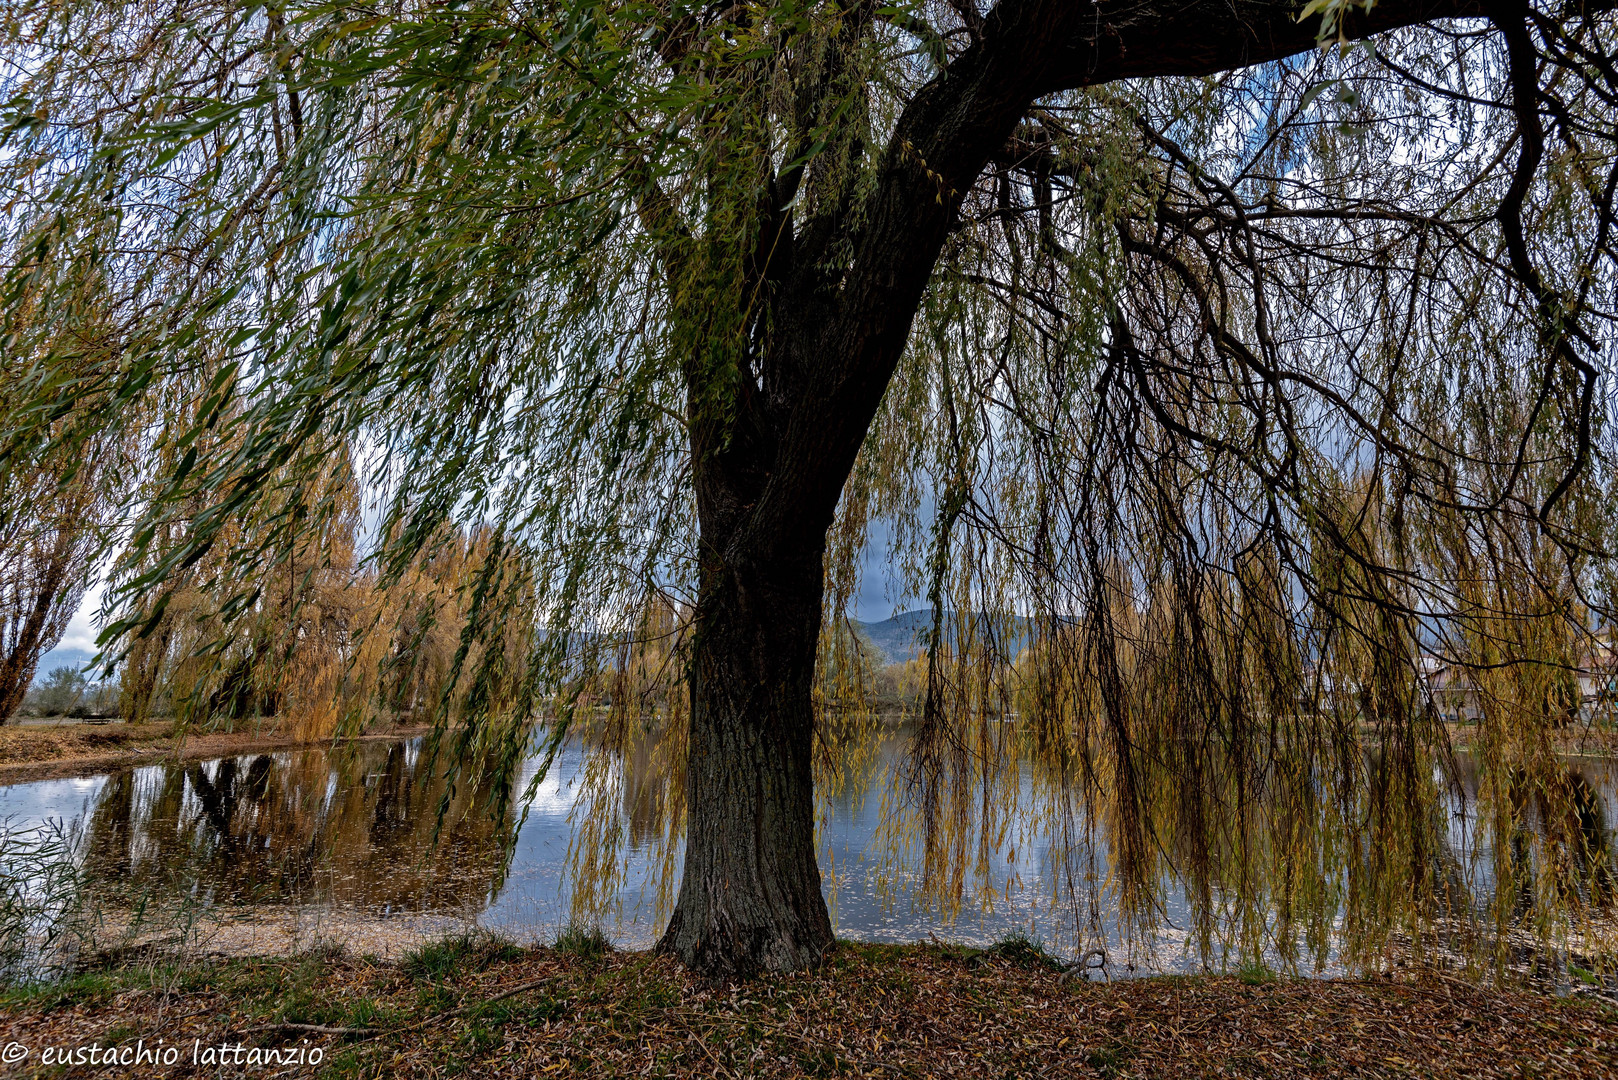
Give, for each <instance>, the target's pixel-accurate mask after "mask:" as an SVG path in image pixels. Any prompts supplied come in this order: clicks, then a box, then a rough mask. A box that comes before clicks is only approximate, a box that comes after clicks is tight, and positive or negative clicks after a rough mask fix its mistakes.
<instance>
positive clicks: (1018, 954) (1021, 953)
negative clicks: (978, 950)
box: [984, 930, 1067, 971]
mask: <svg viewBox="0 0 1618 1080" xmlns="http://www.w3.org/2000/svg"><path fill="white" fill-rule="evenodd" d="M984 953H985V954H986V955H988V956H998V957H1000V958H1001V959H1004V960H1009V961H1011V962H1012V963H1013V964H1015V965H1016V966H1017V967H1020V968H1023V969H1025V970H1026V969H1031V968H1045V969H1046V970H1048V971H1065V970H1066V969H1067V965H1066V964H1064V963H1062V961H1061V960H1060V959H1058V958H1057V957H1056V956H1054V955H1053V954H1052V953H1051V952H1050V950H1048V949H1046V948H1045V944H1044V942H1041V941H1036V940H1034V939H1033V938H1030V937H1029V936H1028V935H1027V934H1025V933H1023V932H1022V931H1020V930H1017V931H1013V932H1012V933H1010V934H1007V935H1006V936H1005V937H1003V938H1001V939H1000V940H999V941H997V942H995V943H994V944H993V945H990V946H989V947H988V948H987V949H985V950H984Z"/></svg>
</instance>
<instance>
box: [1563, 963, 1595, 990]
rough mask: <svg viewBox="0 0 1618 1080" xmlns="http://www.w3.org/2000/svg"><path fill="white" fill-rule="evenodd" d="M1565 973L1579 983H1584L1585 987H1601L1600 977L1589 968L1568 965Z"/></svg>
mask: <svg viewBox="0 0 1618 1080" xmlns="http://www.w3.org/2000/svg"><path fill="white" fill-rule="evenodd" d="M1567 973H1568V974H1569V975H1571V976H1573V977H1574V978H1575V979H1577V980H1579V981H1580V982H1582V983H1584V984H1585V985H1586V986H1600V985H1601V976H1599V975H1597V974H1596V973H1595V972H1593V971H1591V970H1590V969H1589V968H1582V967H1580V966H1579V965H1577V964H1569V965H1568V966H1567Z"/></svg>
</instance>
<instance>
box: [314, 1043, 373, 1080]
mask: <svg viewBox="0 0 1618 1080" xmlns="http://www.w3.org/2000/svg"><path fill="white" fill-rule="evenodd" d="M364 1055H365V1051H363V1050H344V1051H343V1052H342V1053H339V1054H334V1055H333V1056H332V1057H330V1058H329V1059H327V1061H326V1066H325V1068H323V1069H321V1070H320V1075H321V1076H322V1077H324V1078H327V1080H357V1078H358V1077H359V1076H360V1074H361V1071H362V1070H363V1069H364V1067H365V1062H364Z"/></svg>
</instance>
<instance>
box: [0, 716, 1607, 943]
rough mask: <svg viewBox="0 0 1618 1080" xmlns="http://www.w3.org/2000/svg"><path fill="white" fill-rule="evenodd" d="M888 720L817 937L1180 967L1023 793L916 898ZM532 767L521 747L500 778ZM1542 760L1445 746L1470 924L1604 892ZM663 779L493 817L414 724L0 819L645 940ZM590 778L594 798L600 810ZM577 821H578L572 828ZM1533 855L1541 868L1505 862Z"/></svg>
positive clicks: (352, 893)
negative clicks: (959, 873) (1541, 771)
mask: <svg viewBox="0 0 1618 1080" xmlns="http://www.w3.org/2000/svg"><path fill="white" fill-rule="evenodd" d="M904 738H905V735H904V733H903V732H900V731H890V732H887V733H886V734H885V735H884V736H883V737H882V738H881V739H880V740H879V741H878V742H877V744H876V747H875V751H874V752H873V753H872V754H870V755H869V756H868V757H867V758H866V759H865V760H864V761H863V762H862V763H860V765H859V767H858V768H856V769H854V770H852V772H851V773H850V774H849V775H848V776H845V777H844V778H843V780H844V782H843V783H841V784H840V785H836V786H835V790H834V791H833V792H832V793H831V794H830V795H829V796H828V797H827V799H826V802H825V805H824V806H823V810H822V823H821V834H820V841H821V849H822V870H823V874H824V876H825V878H826V882H827V890H828V897H829V899H830V900H831V902H832V905H833V917H834V921H835V924H836V926H837V930H838V933H839V935H841V936H846V937H854V938H859V939H863V940H874V941H916V940H925V939H926V938H927V937H928V936H929V935H930V934H936V935H937V936H939V937H940V938H947V939H951V940H967V941H975V942H979V943H984V942H987V941H990V940H993V939H995V938H998V937H1001V936H1003V935H1004V934H1005V933H1007V932H1008V931H1011V930H1022V931H1024V932H1027V933H1030V934H1031V936H1034V937H1036V938H1039V939H1042V940H1044V941H1046V942H1048V943H1051V944H1053V945H1054V946H1056V947H1058V948H1060V949H1063V950H1065V951H1077V948H1078V947H1079V946H1081V945H1083V946H1089V945H1091V944H1095V943H1103V944H1105V946H1106V947H1107V948H1108V949H1109V951H1110V952H1111V953H1112V955H1113V957H1114V960H1115V963H1117V964H1119V966H1122V965H1123V964H1124V963H1126V962H1129V961H1133V962H1135V963H1137V964H1138V965H1140V966H1141V967H1143V968H1148V969H1151V968H1156V969H1170V970H1172V969H1182V970H1183V969H1194V968H1197V967H1200V966H1201V963H1202V958H1201V957H1200V956H1199V955H1198V953H1197V950H1196V948H1194V947H1193V946H1194V944H1195V941H1196V939H1197V937H1198V935H1197V934H1196V933H1194V932H1192V931H1191V928H1192V925H1193V918H1192V910H1191V909H1192V905H1191V904H1190V903H1189V902H1188V901H1187V899H1186V892H1187V890H1186V889H1185V888H1184V887H1180V886H1175V887H1171V888H1169V889H1167V890H1165V892H1164V894H1163V896H1164V902H1163V906H1162V907H1161V908H1159V909H1157V910H1156V911H1155V912H1154V913H1153V920H1152V926H1151V928H1150V929H1151V934H1150V936H1149V937H1148V938H1147V939H1146V941H1145V942H1144V943H1143V942H1142V941H1141V940H1139V939H1137V938H1134V937H1133V936H1132V935H1130V934H1127V933H1125V932H1124V931H1123V929H1122V928H1121V926H1120V922H1119V919H1118V918H1117V913H1116V911H1109V910H1107V909H1106V907H1105V904H1104V898H1105V889H1103V888H1099V887H1095V888H1086V887H1085V886H1086V884H1088V885H1090V886H1099V885H1100V884H1101V883H1103V882H1104V881H1105V878H1106V875H1107V873H1108V868H1109V859H1108V853H1107V848H1106V842H1105V830H1104V829H1102V828H1099V827H1097V828H1092V827H1089V826H1088V825H1087V824H1086V823H1084V822H1082V821H1080V822H1077V823H1075V822H1074V821H1072V820H1071V819H1069V820H1067V821H1065V822H1062V821H1053V820H1051V819H1048V818H1040V817H1039V816H1038V815H1037V814H1034V813H1033V812H1032V811H1031V810H1030V811H1026V812H1025V813H1024V814H1023V817H1021V818H1020V819H1018V820H1015V821H1012V822H1010V823H1009V824H1008V827H1006V828H1003V829H1001V830H999V831H998V832H997V833H996V835H995V836H994V837H993V838H991V839H992V841H993V842H989V843H982V844H981V845H980V851H979V853H978V856H977V862H976V865H975V867H974V874H973V875H972V876H971V881H970V887H969V888H968V889H967V890H966V891H965V892H964V893H963V894H962V895H961V896H960V897H959V899H960V906H959V911H958V916H957V917H955V918H953V919H952V918H949V917H946V915H945V914H943V913H940V912H939V911H938V910H936V909H935V908H932V907H927V906H922V905H919V904H917V903H916V902H915V895H916V893H915V889H914V886H915V884H916V881H917V876H918V873H919V872H918V870H917V869H916V866H915V864H914V863H913V862H912V861H911V860H909V859H908V858H907V854H906V852H905V851H903V850H895V849H894V848H893V846H892V845H891V843H890V841H891V839H892V838H891V837H885V835H884V832H883V828H882V825H883V820H884V807H883V800H882V793H883V792H887V791H891V790H893V787H894V784H895V779H894V777H895V774H896V771H897V770H898V768H899V766H900V761H901V757H902V753H903V747H904ZM535 768H536V764H535V763H534V762H529V763H528V765H527V766H526V767H525V769H524V770H523V772H522V774H521V775H520V779H519V783H521V784H523V785H526V784H527V783H528V782H529V781H530V780H531V779H532V777H533V775H534V770H535ZM603 768H605V769H606V771H605V772H602V771H601V770H602V769H603ZM592 770H594V771H592ZM1558 775H1559V776H1560V779H1559V780H1558V781H1557V783H1559V784H1560V785H1562V788H1561V789H1559V790H1558V791H1555V792H1552V791H1548V790H1546V788H1545V787H1544V784H1543V782H1542V783H1540V784H1538V785H1529V784H1526V783H1521V782H1519V783H1517V784H1516V785H1515V787H1514V788H1513V789H1512V799H1513V800H1515V801H1514V802H1513V803H1511V804H1510V805H1512V806H1513V807H1514V812H1513V813H1512V814H1511V815H1510V816H1509V817H1507V818H1504V819H1500V820H1495V819H1490V818H1488V817H1486V816H1482V815H1480V814H1479V813H1478V807H1479V806H1480V805H1496V806H1499V805H1503V804H1501V803H1499V802H1498V801H1497V802H1496V803H1493V804H1490V803H1488V802H1487V800H1485V801H1484V802H1482V803H1480V798H1479V797H1480V793H1483V792H1485V789H1486V788H1487V787H1488V785H1489V784H1491V783H1510V781H1509V779H1507V780H1497V779H1495V778H1491V777H1490V776H1488V775H1486V774H1485V773H1484V772H1483V771H1481V770H1480V768H1479V766H1478V764H1477V763H1476V762H1475V761H1473V760H1471V759H1469V758H1466V757H1464V756H1463V757H1462V758H1461V760H1460V768H1459V769H1458V771H1457V774H1456V781H1457V784H1456V785H1455V787H1454V788H1453V789H1452V791H1451V794H1450V797H1449V804H1448V808H1447V809H1448V814H1449V818H1450V820H1449V822H1448V823H1447V826H1443V827H1440V828H1439V830H1438V833H1439V846H1440V847H1441V849H1442V850H1441V851H1440V852H1439V853H1438V854H1437V856H1436V857H1435V859H1434V867H1435V869H1434V874H1435V877H1437V878H1441V879H1444V880H1446V881H1447V882H1448V883H1449V887H1450V890H1451V894H1452V895H1464V896H1465V897H1466V898H1467V900H1466V903H1467V904H1468V905H1473V906H1474V909H1475V910H1474V914H1482V915H1484V916H1485V917H1484V921H1485V922H1488V921H1490V919H1489V918H1488V916H1487V913H1488V912H1489V911H1490V910H1494V909H1502V908H1503V909H1509V910H1498V911H1497V914H1498V915H1499V917H1500V919H1501V921H1502V924H1503V923H1504V922H1507V921H1511V920H1520V919H1522V918H1523V917H1524V916H1525V914H1529V913H1531V912H1532V911H1533V909H1534V907H1535V897H1534V896H1533V895H1532V890H1534V889H1536V888H1539V889H1543V888H1547V887H1549V888H1558V889H1566V890H1571V893H1572V894H1576V899H1577V900H1578V903H1579V906H1582V907H1584V908H1587V909H1592V910H1593V909H1607V910H1610V908H1611V905H1612V903H1613V902H1614V899H1615V895H1614V881H1615V874H1614V869H1615V862H1614V850H1615V844H1614V837H1613V827H1614V822H1615V821H1618V765H1615V764H1614V763H1612V762H1610V761H1597V760H1588V759H1585V760H1569V761H1566V762H1564V763H1563V764H1562V766H1561V768H1560V771H1559V773H1558ZM1033 776H1034V770H1029V771H1028V772H1025V773H1023V774H1022V778H1021V779H1020V780H1019V783H1021V784H1023V785H1025V786H1026V785H1031V784H1033V783H1034V780H1033ZM670 787H671V785H670V780H669V779H668V777H667V774H666V770H665V769H664V768H662V767H661V766H660V764H659V760H658V756H657V753H656V749H655V747H652V746H646V747H642V748H640V749H636V750H633V751H631V752H630V753H629V754H628V755H626V756H625V757H624V758H623V759H617V760H614V761H610V762H607V763H605V765H604V764H603V762H602V761H601V760H600V759H599V757H597V758H596V759H595V761H594V763H593V764H592V761H591V758H590V756H589V755H588V754H587V753H586V752H585V750H584V749H583V748H582V747H580V746H578V745H572V746H568V747H565V748H564V749H563V750H562V751H561V753H560V754H559V756H558V758H557V759H556V761H555V763H554V765H553V766H552V769H551V771H550V772H549V774H548V775H547V776H546V777H545V780H544V782H543V783H542V784H540V785H539V787H538V788H537V790H536V792H535V797H534V798H533V800H532V801H531V802H530V803H529V804H528V805H527V807H526V809H525V810H524V811H522V812H521V813H520V815H519V816H515V817H513V816H509V815H508V816H507V817H505V818H503V819H496V818H494V817H493V816H491V814H490V813H489V812H488V811H487V809H486V808H487V806H488V805H490V804H491V802H492V799H493V796H494V795H495V794H497V793H496V792H493V791H491V790H489V789H488V787H487V786H486V785H485V786H479V785H477V784H465V783H463V784H462V785H460V786H459V787H457V788H453V789H452V788H449V787H448V786H447V784H446V781H445V779H444V777H443V775H442V769H434V768H433V767H432V766H431V763H430V762H429V760H428V759H427V757H426V756H425V755H424V754H423V752H422V747H421V745H420V743H419V741H414V742H396V743H374V742H373V743H364V744H360V745H356V746H353V747H349V748H345V749H343V750H340V751H332V750H301V751H295V752H283V753H275V754H260V755H256V756H243V757H238V758H226V759H222V760H218V761H212V762H205V763H194V764H186V765H179V764H164V765H156V766H150V767H145V768H139V769H132V770H125V771H122V772H118V773H113V774H110V775H107V776H105V777H98V778H95V779H93V780H73V781H48V782H43V783H34V784H21V785H14V786H11V787H9V788H3V789H0V819H4V818H10V819H11V824H12V827H13V828H14V829H15V828H18V827H26V825H27V824H28V823H30V822H38V821H43V820H46V819H50V818H55V819H64V820H69V821H76V822H77V823H78V826H79V828H80V830H81V833H82V837H83V844H82V847H81V851H82V852H83V858H84V860H85V869H86V871H87V874H88V879H89V882H90V885H91V888H92V890H93V892H94V893H96V894H97V895H98V896H99V897H101V898H102V899H103V901H104V902H108V901H112V902H116V901H117V900H118V899H119V898H123V899H125V900H126V901H127V902H130V903H133V902H135V901H134V899H133V898H135V897H138V896H144V895H153V894H156V893H158V892H162V891H165V890H167V891H168V892H170V893H184V894H185V895H188V896H189V897H191V898H192V899H194V900H195V901H196V902H198V903H200V904H201V905H203V906H205V907H212V908H215V909H223V910H229V909H237V908H252V907H264V906H270V907H277V906H280V907H288V906H294V905H316V906H321V907H324V908H326V909H329V910H332V911H340V912H350V913H360V914H364V915H367V916H372V917H395V916H414V915H444V914H448V915H461V916H475V917H476V918H477V919H478V920H479V921H480V922H482V923H483V924H484V925H486V926H490V927H491V928H495V929H500V930H503V931H505V932H508V933H511V934H512V935H513V936H516V937H518V938H519V939H521V938H531V937H544V936H546V935H548V934H550V933H554V931H555V929H556V928H557V927H559V926H561V925H563V924H564V923H565V922H567V921H568V920H569V919H570V917H571V916H572V914H573V912H572V910H571V908H572V904H573V900H574V894H573V893H572V892H571V891H570V890H571V887H572V886H571V884H570V882H571V881H573V880H576V878H577V876H578V874H579V873H580V871H581V868H582V869H583V870H584V876H586V877H589V876H590V875H591V874H594V875H595V879H594V881H593V883H592V887H593V889H594V891H593V892H592V893H591V896H592V900H593V904H594V906H595V908H596V909H597V911H598V913H599V914H601V915H603V916H604V917H605V921H606V924H607V928H608V929H609V932H610V933H611V934H612V936H613V937H614V938H615V940H617V941H618V942H619V943H620V944H622V945H625V946H629V947H645V946H647V945H649V944H651V942H652V941H653V940H655V936H656V933H657V931H658V929H659V928H660V923H661V920H662V918H663V917H664V915H665V914H666V903H667V900H668V898H669V897H670V895H671V894H672V888H673V886H674V884H676V882H675V881H674V876H675V875H677V873H678V870H679V865H680V854H681V853H680V850H679V844H678V840H677V839H673V840H671V835H672V834H671V832H670V829H669V824H668V818H669V810H670V808H671V807H672V806H674V805H676V802H675V801H673V800H672V796H671V791H670ZM603 790H605V791H606V792H607V793H608V794H610V795H611V796H612V798H611V802H610V803H609V804H608V805H607V806H606V807H603V805H602V803H601V801H600V799H599V796H600V793H601V792H602V791H603ZM1025 794H1026V793H1025ZM592 800H593V801H592ZM1013 802H1014V803H1015V800H1014V801H1013ZM1016 804H1017V805H1021V806H1023V807H1024V808H1028V807H1033V806H1035V805H1036V800H1035V799H1033V798H1032V797H1025V798H1023V799H1022V800H1021V802H1020V803H1016ZM440 809H442V814H440ZM585 818H589V819H590V826H591V828H592V829H593V830H595V831H594V832H593V833H592V834H591V835H592V836H593V837H594V839H593V840H592V842H591V843H590V844H588V845H585V846H583V847H581V845H580V843H579V837H580V836H581V831H580V829H579V826H580V825H581V824H583V823H584V819H585ZM435 835H436V843H435V842H434V841H435ZM1064 836H1065V837H1068V838H1072V837H1078V838H1079V839H1080V840H1081V841H1082V843H1081V844H1080V849H1081V851H1080V855H1079V857H1078V858H1066V857H1063V851H1064V846H1065V844H1067V843H1068V841H1067V840H1062V839H1060V838H1062V837H1064ZM1530 836H1533V837H1534V838H1535V842H1534V843H1529V839H1528V838H1529V837H1530ZM1053 837H1056V838H1058V839H1057V840H1055V841H1053V839H1052V838H1053ZM980 839H981V838H980ZM1502 843H1503V844H1504V845H1505V847H1504V851H1505V853H1506V862H1505V863H1504V864H1502V863H1501V862H1500V861H1499V859H1498V855H1499V854H1500V852H1501V850H1502V849H1501V847H1500V845H1501V844H1502ZM591 859H594V860H596V861H597V864H598V865H596V866H595V868H594V869H593V870H592V869H590V866H589V862H590V860H591ZM1536 859H1538V860H1541V862H1544V861H1547V860H1548V861H1549V862H1550V863H1552V864H1554V865H1549V866H1543V865H1542V866H1537V867H1527V866H1525V865H1523V864H1525V863H1527V862H1531V861H1533V860H1536ZM1500 865H1507V866H1514V867H1515V869H1514V870H1513V871H1512V880H1513V883H1514V884H1513V888H1512V889H1511V890H1508V891H1506V892H1504V893H1500V894H1497V892H1496V890H1495V889H1494V881H1495V878H1496V875H1497V873H1498V867H1499V866H1500ZM570 869H571V870H572V872H573V873H572V875H570V874H569V870H570ZM1530 870H1532V871H1533V872H1529V871H1530ZM1547 870H1548V871H1550V872H1549V873H1546V872H1543V871H1547ZM1547 882H1549V883H1551V884H1549V885H1547V884H1546V883H1547ZM1075 885H1077V886H1078V888H1073V886H1075ZM1525 890H1526V891H1525ZM660 900H661V901H662V903H661V904H660ZM1154 944H1155V948H1153V947H1151V946H1153V945H1154Z"/></svg>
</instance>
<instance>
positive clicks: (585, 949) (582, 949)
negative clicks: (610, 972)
mask: <svg viewBox="0 0 1618 1080" xmlns="http://www.w3.org/2000/svg"><path fill="white" fill-rule="evenodd" d="M555 948H556V951H557V952H559V953H568V954H570V955H573V956H577V957H579V958H580V959H581V960H600V959H601V958H602V957H603V956H605V955H607V953H608V952H610V951H612V942H610V941H608V940H607V935H606V934H604V933H602V932H601V928H600V927H599V926H592V927H584V926H579V925H578V924H577V923H569V924H568V925H567V926H565V927H563V928H562V932H561V933H559V934H557V935H556V946H555Z"/></svg>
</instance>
